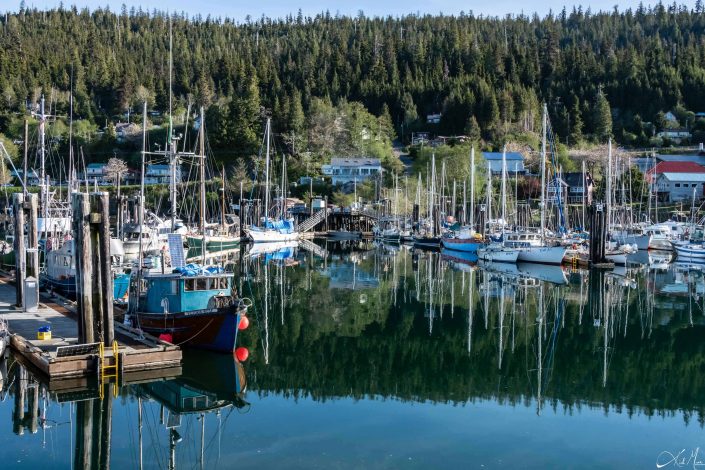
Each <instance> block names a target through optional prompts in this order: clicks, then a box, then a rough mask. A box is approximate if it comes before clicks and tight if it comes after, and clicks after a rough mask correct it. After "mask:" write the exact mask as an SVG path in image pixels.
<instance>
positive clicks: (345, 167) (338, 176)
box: [321, 157, 382, 186]
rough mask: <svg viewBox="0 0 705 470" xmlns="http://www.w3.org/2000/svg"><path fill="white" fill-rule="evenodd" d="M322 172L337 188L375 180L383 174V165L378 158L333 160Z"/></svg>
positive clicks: (324, 166)
mask: <svg viewBox="0 0 705 470" xmlns="http://www.w3.org/2000/svg"><path fill="white" fill-rule="evenodd" d="M321 170H322V171H323V174H324V175H325V176H328V177H330V179H331V183H332V184H333V185H335V186H337V185H341V184H345V183H350V182H358V183H359V182H361V181H365V180H368V179H373V178H376V177H378V176H380V175H381V174H382V163H381V162H380V160H379V159H378V158H338V157H336V158H333V159H332V160H331V162H330V164H329V165H323V166H322V168H321Z"/></svg>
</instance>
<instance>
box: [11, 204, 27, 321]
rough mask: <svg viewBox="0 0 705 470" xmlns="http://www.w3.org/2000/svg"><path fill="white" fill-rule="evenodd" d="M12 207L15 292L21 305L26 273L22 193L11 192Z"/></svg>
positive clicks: (18, 304) (20, 305)
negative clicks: (13, 215) (13, 219)
mask: <svg viewBox="0 0 705 470" xmlns="http://www.w3.org/2000/svg"><path fill="white" fill-rule="evenodd" d="M12 207H13V212H14V214H15V242H14V250H15V292H16V301H17V306H18V307H22V305H23V304H24V280H25V277H26V275H27V273H26V267H27V266H26V265H27V251H26V247H25V242H24V194H22V193H15V194H13V196H12Z"/></svg>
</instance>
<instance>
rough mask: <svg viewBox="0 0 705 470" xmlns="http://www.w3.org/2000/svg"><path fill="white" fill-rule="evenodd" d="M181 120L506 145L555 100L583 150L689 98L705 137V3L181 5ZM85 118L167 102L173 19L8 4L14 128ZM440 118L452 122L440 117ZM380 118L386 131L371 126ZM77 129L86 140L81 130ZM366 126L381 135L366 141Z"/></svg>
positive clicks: (635, 134) (7, 91) (682, 120)
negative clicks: (48, 113)
mask: <svg viewBox="0 0 705 470" xmlns="http://www.w3.org/2000/svg"><path fill="white" fill-rule="evenodd" d="M172 29H173V93H174V116H175V118H176V117H178V116H183V115H184V113H185V110H186V108H187V103H189V102H190V103H192V104H193V106H194V107H192V110H194V111H195V109H197V108H196V107H198V106H201V105H202V106H204V107H206V108H207V113H208V118H207V121H208V123H207V125H208V129H209V137H210V142H211V145H212V146H213V147H214V148H223V149H225V148H227V149H228V151H230V152H232V154H233V155H238V154H243V155H244V154H249V155H251V154H252V153H253V152H255V151H256V149H258V148H259V145H260V142H261V139H262V129H263V126H262V109H266V110H268V111H269V112H270V114H271V116H272V119H273V126H274V129H275V132H276V133H277V135H278V136H279V137H280V138H281V142H282V144H281V145H283V146H286V148H287V150H288V152H289V153H291V154H293V155H304V154H307V155H311V154H314V155H330V154H332V153H335V152H342V153H349V154H353V153H358V154H359V153H371V154H376V153H379V151H380V150H379V149H377V150H376V151H375V150H374V149H372V150H371V149H369V148H364V146H361V144H360V142H361V139H360V138H359V137H358V135H359V134H358V131H359V129H357V128H358V127H359V128H362V129H367V135H368V136H369V135H371V136H374V137H375V138H374V139H370V140H372V141H378V142H383V145H382V146H383V147H385V146H388V143H389V142H391V140H392V139H393V138H394V137H397V136H398V137H401V138H402V139H403V140H404V141H405V142H408V139H409V136H410V132H411V131H413V130H427V131H431V132H432V133H434V134H441V135H458V134H464V135H468V136H470V137H472V138H473V139H476V140H478V139H482V140H484V141H485V143H486V145H487V146H490V147H495V148H496V147H498V146H499V145H501V143H502V142H503V141H506V140H509V139H511V138H513V137H514V136H516V135H517V134H521V133H531V132H536V131H538V130H539V129H540V125H541V119H540V112H541V103H542V102H545V103H547V105H548V110H549V114H550V118H551V121H552V123H553V128H554V130H555V132H556V135H557V138H559V139H560V140H561V141H562V142H564V143H568V144H570V145H573V144H577V143H580V142H582V141H592V142H598V141H604V140H605V139H606V138H607V137H608V136H614V137H615V138H616V139H617V141H618V142H620V143H621V144H622V145H634V146H640V145H649V144H650V143H651V144H653V142H652V141H653V138H654V134H655V132H656V131H657V130H659V129H660V128H662V127H664V126H666V125H667V123H666V122H665V121H664V113H665V112H667V111H674V112H675V113H676V115H677V116H678V118H679V119H678V120H679V125H680V126H687V127H689V128H690V129H691V130H692V131H693V132H705V120H699V119H696V116H695V114H694V113H695V112H698V111H705V47H704V46H705V37H704V34H703V33H704V31H705V15H704V14H703V6H702V2H701V1H700V0H698V2H697V4H696V5H695V6H694V8H692V9H691V8H688V7H685V6H679V5H677V4H675V3H674V4H672V5H663V4H658V5H656V6H655V7H650V8H646V7H639V8H637V9H636V10H625V11H618V10H617V9H615V10H614V11H612V12H600V13H594V12H591V11H590V10H582V9H580V8H577V9H574V10H572V11H565V10H564V11H562V12H559V13H558V14H549V15H548V16H546V17H544V18H540V17H538V16H524V15H518V16H513V17H508V18H504V19H499V18H492V17H484V18H483V17H477V16H473V15H472V14H460V15H459V16H431V15H428V16H414V15H409V16H405V17H402V18H391V17H389V18H368V17H365V16H364V15H363V14H362V13H360V15H359V16H357V17H354V18H352V17H338V16H332V15H331V14H329V13H322V14H319V15H317V16H315V17H306V16H303V15H302V14H299V15H298V16H295V17H294V16H291V17H287V18H283V19H279V20H273V19H267V18H261V19H249V18H248V19H247V20H246V21H244V22H235V21H232V20H229V19H222V18H212V17H207V18H202V17H194V18H189V17H187V16H185V15H175V16H173V17H172ZM72 80H73V90H74V97H75V105H74V107H75V108H74V114H75V119H77V120H80V121H81V122H82V123H83V125H84V127H85V126H88V127H90V126H91V125H92V126H99V127H103V126H105V124H106V122H109V121H110V122H115V121H117V120H119V119H120V120H123V121H124V120H125V117H124V113H125V112H126V111H127V110H128V109H130V110H131V111H132V113H134V115H133V118H134V117H135V116H136V118H137V120H139V113H140V110H141V102H143V101H144V100H147V101H148V102H149V107H150V109H152V110H159V111H161V112H164V111H165V110H167V109H168V96H169V17H168V16H167V14H166V13H162V12H157V11H154V12H147V11H143V10H141V9H138V10H136V9H134V8H133V9H131V10H128V9H127V8H126V7H124V6H123V8H122V11H121V12H117V13H116V12H112V11H109V10H107V9H98V10H95V11H93V12H90V11H88V10H80V11H79V10H78V9H76V8H75V7H74V8H59V9H55V10H50V11H40V10H36V9H27V8H25V7H24V5H23V6H22V7H21V8H20V10H19V11H18V12H9V13H6V14H5V15H3V16H2V17H0V92H1V94H2V95H1V96H0V116H2V118H0V133H5V134H8V133H12V132H11V128H16V127H17V126H16V125H15V126H14V127H13V125H12V121H13V119H17V117H21V116H22V115H23V114H26V104H27V103H29V104H31V103H36V102H37V101H38V99H39V97H40V96H41V94H42V93H43V94H44V95H45V96H46V97H47V99H49V100H50V103H51V105H52V112H53V113H55V114H57V115H60V116H67V115H68V110H69V90H70V89H71V87H72ZM431 113H442V119H441V121H440V123H439V124H435V125H428V124H426V115H427V114H431ZM374 127H376V129H375V128H374ZM79 138H80V136H79ZM368 139H369V137H368Z"/></svg>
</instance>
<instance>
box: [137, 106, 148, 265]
mask: <svg viewBox="0 0 705 470" xmlns="http://www.w3.org/2000/svg"><path fill="white" fill-rule="evenodd" d="M146 157H147V101H145V102H144V105H143V107H142V162H141V164H142V171H141V172H140V204H139V212H138V213H137V218H138V219H139V221H138V232H139V237H140V241H139V253H138V264H137V269H138V272H142V258H143V257H144V254H143V253H142V230H143V227H142V226H143V225H144V206H145V204H144V167H145V164H144V161H145V159H146Z"/></svg>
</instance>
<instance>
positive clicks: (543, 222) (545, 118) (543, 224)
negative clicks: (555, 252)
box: [541, 103, 548, 241]
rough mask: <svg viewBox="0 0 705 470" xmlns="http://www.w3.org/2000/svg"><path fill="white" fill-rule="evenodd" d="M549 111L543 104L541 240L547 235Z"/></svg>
mask: <svg viewBox="0 0 705 470" xmlns="http://www.w3.org/2000/svg"><path fill="white" fill-rule="evenodd" d="M547 114H548V110H547V108H546V103H544V104H543V117H542V118H541V120H542V131H541V134H542V135H541V240H542V241H543V237H544V235H545V233H546V134H547V133H548V129H547V128H548V116H547Z"/></svg>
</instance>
